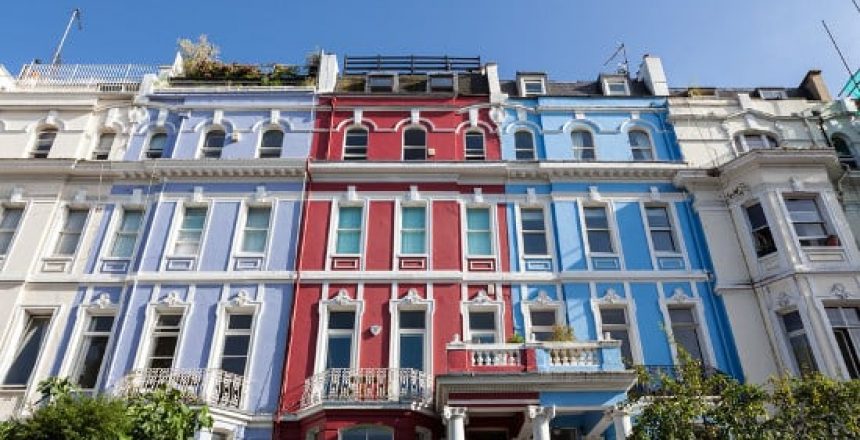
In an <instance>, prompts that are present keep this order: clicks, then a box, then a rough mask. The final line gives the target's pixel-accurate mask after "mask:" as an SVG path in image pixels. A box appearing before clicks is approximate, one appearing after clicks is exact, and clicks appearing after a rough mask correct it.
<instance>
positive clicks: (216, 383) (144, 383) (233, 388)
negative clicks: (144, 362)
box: [116, 368, 245, 409]
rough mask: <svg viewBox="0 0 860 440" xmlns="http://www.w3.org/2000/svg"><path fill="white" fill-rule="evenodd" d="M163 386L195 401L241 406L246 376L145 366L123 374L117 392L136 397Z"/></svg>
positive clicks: (223, 372)
mask: <svg viewBox="0 0 860 440" xmlns="http://www.w3.org/2000/svg"><path fill="white" fill-rule="evenodd" d="M162 387H167V388H172V389H175V390H179V391H180V392H182V394H183V396H184V397H185V398H186V399H187V400H188V401H189V402H192V403H205V404H208V405H211V406H217V407H223V408H232V409H240V408H241V405H242V395H243V394H244V391H245V378H244V377H243V376H240V375H238V374H234V373H230V372H227V371H224V370H221V369H216V368H187V369H186V368H144V369H140V370H133V371H132V372H131V373H129V374H128V375H126V376H125V377H123V378H122V379H121V380H120V381H119V382H118V383H117V385H116V391H117V393H118V394H120V395H124V396H133V395H136V394H143V393H148V392H152V391H155V390H157V389H159V388H162Z"/></svg>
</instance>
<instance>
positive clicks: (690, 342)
mask: <svg viewBox="0 0 860 440" xmlns="http://www.w3.org/2000/svg"><path fill="white" fill-rule="evenodd" d="M672 333H673V334H674V336H675V342H677V343H678V344H679V345H680V346H681V347H682V348H683V349H684V350H686V351H687V353H690V356H692V357H693V359H698V360H700V361H701V360H702V359H703V358H702V347H701V346H699V335H698V332H696V329H695V328H694V327H681V328H676V327H673V328H672Z"/></svg>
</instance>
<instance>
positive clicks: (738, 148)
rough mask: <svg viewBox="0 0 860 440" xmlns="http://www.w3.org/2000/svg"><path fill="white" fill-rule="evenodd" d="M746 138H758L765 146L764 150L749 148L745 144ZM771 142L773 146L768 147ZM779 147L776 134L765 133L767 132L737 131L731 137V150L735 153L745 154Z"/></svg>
mask: <svg viewBox="0 0 860 440" xmlns="http://www.w3.org/2000/svg"><path fill="white" fill-rule="evenodd" d="M747 136H755V137H758V138H760V140H761V141H762V143H763V144H764V145H765V147H764V148H751V147H750V146H749V144H747ZM768 139H770V140H773V146H771V145H770V141H769V140H768ZM779 147H780V139H779V137H777V135H776V134H774V133H771V132H767V131H750V130H747V131H739V132H737V133H735V134H734V135H733V136H732V148H733V149H734V150H735V153H737V154H740V153H747V152H750V151H755V150H773V149H777V148H779Z"/></svg>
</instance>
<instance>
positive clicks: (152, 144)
mask: <svg viewBox="0 0 860 440" xmlns="http://www.w3.org/2000/svg"><path fill="white" fill-rule="evenodd" d="M166 145H167V134H166V133H156V134H154V135H152V138H150V139H149V149H150V151H151V150H159V151H162V150H164V147H165V146H166Z"/></svg>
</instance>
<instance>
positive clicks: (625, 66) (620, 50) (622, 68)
mask: <svg viewBox="0 0 860 440" xmlns="http://www.w3.org/2000/svg"><path fill="white" fill-rule="evenodd" d="M618 55H621V59H622V62H621V63H619V64H618V71H617V72H618V73H623V74H625V75H627V74H628V73H630V62H629V61H628V60H627V47H626V46H624V42H623V41H622V42H620V43H618V47H617V48H615V52H613V53H612V56H610V57H609V59H607V60H606V62H605V63H603V67H606V65H607V64H609V63H611V62H612V60H614V59H616V58H618Z"/></svg>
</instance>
